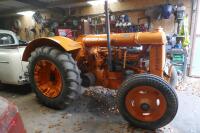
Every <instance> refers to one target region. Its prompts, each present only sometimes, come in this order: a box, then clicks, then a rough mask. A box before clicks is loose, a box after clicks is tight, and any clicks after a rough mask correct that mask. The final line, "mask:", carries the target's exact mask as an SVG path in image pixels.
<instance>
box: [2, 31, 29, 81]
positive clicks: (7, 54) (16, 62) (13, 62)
mask: <svg viewBox="0 0 200 133" xmlns="http://www.w3.org/2000/svg"><path fill="white" fill-rule="evenodd" d="M25 48H26V43H25V42H23V41H20V40H18V39H17V36H16V34H15V33H14V32H12V31H8V30H0V83H3V84H11V85H12V84H13V85H23V84H27V83H28V78H27V76H26V73H27V65H28V62H23V61H22V55H23V52H24V50H25Z"/></svg>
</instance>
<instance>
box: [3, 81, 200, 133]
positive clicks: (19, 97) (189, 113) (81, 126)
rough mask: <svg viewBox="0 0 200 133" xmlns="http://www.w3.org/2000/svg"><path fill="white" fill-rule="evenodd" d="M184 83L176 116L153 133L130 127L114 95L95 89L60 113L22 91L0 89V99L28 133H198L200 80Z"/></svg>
mask: <svg viewBox="0 0 200 133" xmlns="http://www.w3.org/2000/svg"><path fill="white" fill-rule="evenodd" d="M186 81H187V82H185V83H184V84H183V86H182V87H179V88H178V89H177V93H178V98H179V110H178V114H177V116H176V117H175V119H174V120H173V121H172V122H171V123H170V124H169V125H167V126H166V127H163V128H162V129H158V130H156V131H146V130H142V129H135V128H134V127H130V126H129V125H128V124H127V122H126V121H124V120H123V119H122V118H121V116H120V114H119V113H117V112H116V110H115V106H114V97H113V95H112V94H113V93H115V92H113V91H111V92H110V91H107V90H106V89H103V90H104V91H103V92H101V91H100V89H98V87H97V88H96V90H97V91H94V92H93V93H92V94H88V93H85V94H84V95H83V96H82V97H81V98H80V99H79V100H77V101H75V102H74V103H73V104H72V105H71V106H70V107H68V108H67V109H66V110H63V111H56V110H52V109H49V108H47V107H44V106H42V105H41V104H40V103H39V102H38V100H37V99H36V97H35V95H34V94H33V93H28V94H23V93H22V90H21V88H17V87H6V88H5V87H0V88H1V90H0V95H1V96H3V97H5V98H7V99H9V100H11V101H13V102H14V103H15V104H16V105H17V106H18V108H19V111H20V114H21V116H22V119H23V121H24V124H25V127H26V129H27V132H28V133H151V132H158V133H163V132H164V133H199V132H200V122H199V120H200V113H198V111H199V110H200V79H192V78H188V79H186ZM89 90H91V88H90V89H89Z"/></svg>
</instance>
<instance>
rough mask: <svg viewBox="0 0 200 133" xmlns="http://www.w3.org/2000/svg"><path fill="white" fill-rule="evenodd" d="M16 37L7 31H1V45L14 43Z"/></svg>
mask: <svg viewBox="0 0 200 133" xmlns="http://www.w3.org/2000/svg"><path fill="white" fill-rule="evenodd" d="M14 43H15V41H14V38H13V37H12V36H11V35H9V34H6V33H0V45H7V44H14Z"/></svg>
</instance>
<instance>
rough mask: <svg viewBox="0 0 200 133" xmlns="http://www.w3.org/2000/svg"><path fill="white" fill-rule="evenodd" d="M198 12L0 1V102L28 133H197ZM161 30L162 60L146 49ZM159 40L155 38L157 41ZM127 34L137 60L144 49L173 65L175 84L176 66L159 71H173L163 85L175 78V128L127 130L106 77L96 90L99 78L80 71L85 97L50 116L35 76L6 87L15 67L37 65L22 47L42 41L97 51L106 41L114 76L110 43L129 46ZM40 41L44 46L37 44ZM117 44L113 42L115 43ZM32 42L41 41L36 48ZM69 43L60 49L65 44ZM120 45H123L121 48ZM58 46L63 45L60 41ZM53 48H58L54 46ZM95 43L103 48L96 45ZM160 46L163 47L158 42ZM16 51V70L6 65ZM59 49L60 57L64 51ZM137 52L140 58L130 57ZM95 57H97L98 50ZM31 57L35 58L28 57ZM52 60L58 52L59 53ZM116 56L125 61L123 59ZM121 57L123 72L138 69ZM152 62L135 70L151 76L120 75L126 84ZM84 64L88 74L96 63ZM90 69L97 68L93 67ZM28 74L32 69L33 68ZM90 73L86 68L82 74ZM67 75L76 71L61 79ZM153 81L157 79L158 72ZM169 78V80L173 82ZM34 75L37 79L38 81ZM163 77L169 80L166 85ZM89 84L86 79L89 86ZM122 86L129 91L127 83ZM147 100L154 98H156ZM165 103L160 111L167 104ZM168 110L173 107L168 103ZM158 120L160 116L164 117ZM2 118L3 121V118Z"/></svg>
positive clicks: (69, 1) (170, 6) (112, 0)
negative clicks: (14, 111) (10, 106)
mask: <svg viewBox="0 0 200 133" xmlns="http://www.w3.org/2000/svg"><path fill="white" fill-rule="evenodd" d="M107 6H108V7H107ZM106 7H107V8H106ZM199 10H200V2H199V1H198V0H1V1H0V77H1V76H2V78H0V83H1V85H0V96H1V97H3V98H5V99H7V100H8V101H10V102H11V103H14V104H15V105H16V106H17V108H18V111H19V114H20V116H21V119H22V121H23V125H24V128H25V130H26V132H27V133H46V132H48V133H149V132H150V133H151V132H152V133H154V132H155V133H199V132H200V123H199V119H200V114H199V113H198V111H199V110H200V60H199V59H198V58H199V57H200V52H199V51H200V45H199V44H198V43H199V41H200V40H199V38H200V24H199V23H198V22H199V21H200V13H199ZM162 30H163V31H164V33H165V35H164V37H165V38H164V40H165V45H163V46H164V47H165V50H164V54H165V55H164V56H162V54H158V53H156V51H153V50H152V51H151V50H150V49H151V48H152V47H155V46H150V48H146V47H145V46H146V42H145V41H147V42H148V44H150V43H151V40H152V44H151V45H153V40H154V38H155V41H158V40H159V39H156V37H158V36H159V35H160V34H156V33H157V32H161V33H162ZM7 31H12V33H15V34H13V35H14V36H16V38H17V39H18V41H17V42H18V43H19V44H14V43H13V46H12V40H11V42H9V41H8V42H7V41H6V39H5V37H6V36H4V35H5V34H6V35H7V34H9V33H10V32H7ZM4 32H5V33H4ZM128 33H130V34H128ZM137 33H138V34H137ZM142 33H144V36H145V37H148V35H149V38H148V39H146V40H145V39H144V41H142V39H143V38H142V37H141V39H140V36H139V35H141V36H142V35H143V34H142ZM145 33H147V34H148V35H146V34H145ZM154 33H155V34H156V35H155V36H154ZM1 34H2V35H1ZM90 34H91V36H90ZM102 34H104V35H105V36H104V35H102ZM115 34H116V36H117V35H119V38H117V37H116V38H115ZM87 35H88V36H87ZM98 35H99V36H100V37H99V36H98ZM120 35H121V36H120ZM129 35H133V36H134V39H135V40H134V39H129V40H128V41H125V43H127V45H129V42H131V41H132V42H133V43H137V46H138V48H136V50H135V49H134V48H132V47H131V49H130V51H131V50H132V51H131V52H132V53H134V52H135V51H138V50H140V48H141V46H142V49H145V48H146V51H147V52H148V57H149V56H150V58H151V56H156V57H155V58H156V60H159V57H160V58H162V59H163V58H165V57H166V59H163V60H164V61H166V62H167V60H168V61H169V62H170V65H173V68H174V71H175V77H173V76H172V75H173V74H171V73H172V72H171V68H172V67H169V68H166V69H167V70H166V69H165V68H164V66H162V67H163V68H162V69H165V70H166V71H168V72H169V71H170V72H169V73H168V72H167V74H166V75H165V70H162V78H163V79H165V80H166V81H169V82H171V81H170V78H172V79H173V80H174V81H175V82H176V83H175V85H174V86H173V87H171V88H173V90H175V91H174V92H173V93H176V94H177V98H178V102H177V106H178V111H177V114H176V116H175V117H174V119H172V120H171V121H170V122H166V123H167V124H166V125H164V126H161V127H160V128H158V129H153V130H149V129H143V128H137V126H136V127H134V124H133V125H130V124H129V123H128V122H127V121H126V120H125V119H124V118H123V116H121V115H120V111H119V109H118V106H117V105H118V101H117V99H118V91H117V89H108V88H109V87H108V86H109V85H110V84H109V82H111V81H110V79H109V80H108V81H106V80H107V79H106V77H104V78H105V79H103V78H102V79H101V80H102V82H106V83H105V84H106V85H105V87H103V85H99V84H97V85H96V83H95V82H97V81H95V80H96V78H95V75H92V76H91V73H87V74H85V75H84V74H82V73H84V72H83V70H82V69H81V68H79V69H80V70H81V74H82V75H81V74H80V75H81V76H80V77H81V78H82V83H81V84H82V86H81V90H80V93H81V95H80V96H79V97H78V98H77V99H76V100H74V101H72V103H71V104H70V105H69V106H67V107H66V108H65V109H62V110H56V109H52V108H51V107H47V106H48V105H47V106H44V105H43V103H42V102H41V101H40V100H41V99H40V100H39V99H38V98H37V96H36V94H35V91H33V90H34V89H32V88H33V85H32V84H31V85H30V82H32V80H31V79H30V77H29V79H28V81H27V82H28V84H27V83H26V84H25V83H24V80H22V79H23V76H21V75H20V76H19V77H18V78H20V79H21V80H20V81H17V82H18V83H19V82H20V83H19V84H20V85H19V84H15V83H14V82H6V81H7V80H5V79H6V78H10V79H9V80H11V79H13V80H14V78H15V77H14V76H13V77H12V76H10V75H12V73H18V67H17V65H20V66H21V67H22V69H25V67H26V65H27V64H25V65H24V64H23V63H21V62H26V63H27V62H30V60H32V59H30V58H31V57H32V56H33V57H34V53H32V54H30V55H29V56H31V57H29V60H28V58H27V61H25V58H26V57H25V56H24V55H23V54H24V53H23V50H22V49H23V48H22V49H20V48H21V47H24V49H25V48H26V47H28V46H29V45H31V47H34V46H33V45H34V44H35V45H36V43H37V42H39V43H40V44H37V45H38V46H42V45H43V44H44V43H45V42H46V43H47V40H45V38H47V37H48V38H49V37H54V36H63V37H64V38H65V39H66V38H69V39H70V40H68V42H70V43H73V45H74V46H77V47H78V45H79V44H81V43H80V42H81V41H80V40H81V39H82V40H83V42H87V40H89V41H88V42H89V43H88V45H84V49H85V47H89V46H91V45H93V44H95V43H94V41H99V42H101V41H102V40H103V41H105V42H106V46H105V47H106V48H108V50H107V51H106V52H107V53H106V54H105V55H106V56H107V58H105V62H106V63H105V64H107V65H108V66H106V70H107V69H108V70H109V69H111V67H112V65H113V64H117V63H118V62H117V61H115V60H114V61H113V60H111V59H112V58H117V57H114V56H112V53H110V51H111V52H113V51H115V48H113V47H114V45H113V44H114V43H116V44H118V45H121V44H119V43H120V42H123V41H124V40H120V39H121V38H123V37H126V36H129ZM136 35H138V36H136ZM162 35H163V34H161V36H162ZM80 36H81V37H80ZM113 36H114V37H113ZM84 37H85V39H84ZM95 37H96V38H95ZM98 37H99V38H98ZM120 37H121V38H120ZM38 38H44V39H43V40H41V41H40V40H38V41H37V39H38ZM48 38H47V39H48ZM105 38H106V40H105ZM113 38H114V41H113V40H112V39H113ZM54 39H56V38H54ZM65 39H64V40H65ZM90 39H91V40H90ZM95 39H96V40H95ZM137 39H138V40H137ZM162 39H163V38H162ZM13 40H14V39H13ZM34 40H36V41H35V42H34ZM64 40H63V42H64V43H63V45H65V41H64ZM90 41H91V43H90ZM103 41H102V42H103ZM117 41H119V43H118V42H117ZM159 41H160V40H159ZM55 42H56V43H62V40H59V41H55ZM77 42H78V43H77ZM149 42H150V43H149ZM20 43H22V44H20ZM56 43H55V45H57V44H56ZM143 43H144V44H143ZM32 44H33V45H32ZM85 44H86V43H85ZM96 44H97V45H98V44H99V43H96ZM96 44H95V45H96ZM130 44H131V43H130ZM20 45H21V46H20ZM53 45H54V43H52V42H51V44H49V46H50V47H53ZM61 45H62V44H61ZM112 45H113V46H112ZM143 45H144V47H143ZM156 45H158V44H157V43H156ZM124 47H126V44H123V48H124ZM14 48H17V49H18V50H19V56H20V60H19V62H18V63H16V61H17V60H15V62H14V63H10V62H9V61H8V62H7V61H6V59H7V56H8V55H12V54H13V57H12V58H14V57H17V56H18V55H14V54H16V53H14V50H13V52H12V50H11V49H14ZM56 48H58V49H59V50H60V47H56ZM43 49H44V48H43ZM86 49H87V48H86ZM119 49H120V48H119V46H117V48H116V51H117V50H119ZM124 49H125V48H124ZM124 49H123V50H124ZM133 49H134V50H135V51H133ZM20 50H22V53H20ZM36 50H37V48H36ZM101 50H102V51H103V50H105V49H103V48H102V49H101ZM127 50H128V49H127ZM162 50H163V49H162ZM162 50H161V51H162ZM25 51H26V50H25ZM27 51H28V50H27ZM91 51H92V50H91ZM93 51H95V49H94V50H93ZM28 52H29V53H30V50H29V51H28ZM131 52H130V53H131ZM151 52H152V54H151ZM153 52H154V53H153ZM149 53H150V54H149ZM159 53H161V52H159ZM49 54H51V53H49ZM55 54H57V53H56V52H55ZM74 54H76V51H75V52H73V53H72V56H73V57H74ZM82 54H85V53H82ZM86 54H88V53H86ZM80 55H81V54H80ZM43 56H46V55H43ZM58 56H59V55H58ZM58 56H55V60H57V59H58V61H59V58H58ZM117 56H120V55H119V54H118V55H117ZM158 56H159V57H158ZM52 57H54V56H52ZM70 57H71V54H70ZM122 57H123V58H122V60H123V63H122V67H123V69H124V68H127V67H128V65H130V64H134V62H131V61H130V62H129V61H126V57H127V59H128V57H129V56H128V52H127V53H124V55H123V56H122ZM22 58H23V59H22ZM76 58H78V57H76ZM101 58H103V57H101ZM149 60H150V59H149ZM149 60H147V59H145V58H140V59H138V64H137V65H138V66H139V67H145V68H144V69H145V70H146V71H143V70H138V69H139V68H138V69H134V70H135V71H133V72H132V71H131V72H130V71H128V70H127V71H123V74H124V73H125V74H127V75H128V76H127V78H128V77H129V76H130V75H132V74H138V73H139V74H141V73H149V72H150V73H151V67H150V68H149V64H151V63H155V62H156V61H155V62H153V61H149ZM10 61H11V60H10ZM84 61H85V60H83V61H81V62H79V61H77V63H75V64H78V67H79V66H83V67H86V68H87V67H88V68H89V69H90V65H91V64H90V65H88V66H87V65H86V66H85V64H84ZM89 61H91V62H92V61H93V60H92V59H91V58H89ZM164 61H163V62H164ZM68 62H70V61H68ZM75 62H76V61H75ZM116 62H117V63H116ZM20 63H21V64H20ZM48 63H49V62H48V61H47V62H46V64H48ZM126 63H127V64H126ZM9 64H10V65H12V67H13V68H14V69H12V70H11V69H10V67H11V66H9ZM36 64H37V63H36ZM72 64H73V63H72ZM93 64H95V62H94V63H93ZM119 64H120V63H118V64H117V65H118V66H117V65H116V66H115V67H114V69H118V67H119ZM166 64H167V63H166ZM152 65H154V66H155V69H156V67H157V65H158V64H152ZM28 67H30V65H29V66H28ZM28 67H27V68H28ZM102 67H103V66H102ZM15 68H16V69H15ZM56 68H57V66H56ZM86 68H84V70H85V69H86ZM152 68H153V67H152ZM9 69H10V70H9ZM50 69H51V68H50ZM66 69H67V68H66ZM75 69H76V68H74V70H73V71H75ZM77 69H78V68H77ZM112 69H113V68H112ZM70 70H71V69H69V70H66V71H64V72H68V71H70ZM14 71H15V72H14ZM155 71H156V70H155ZM34 72H35V71H34ZM78 72H79V71H78ZM120 72H121V71H120ZM44 73H45V72H44ZM128 73H129V74H128ZM163 73H164V74H163ZM125 74H124V75H125ZM152 74H154V73H152ZM155 74H156V75H158V76H160V75H159V74H157V73H156V72H155ZM168 74H169V75H170V76H168ZM27 75H30V71H28V70H27V71H25V72H24V76H25V77H26V76H27ZM58 75H59V74H58ZM37 76H40V74H38V75H37ZM165 76H166V77H167V78H165ZM54 78H55V77H53V80H55V79H54ZM85 78H86V79H88V80H85ZM111 78H112V80H114V82H113V84H112V85H113V86H116V84H118V83H117V82H118V80H116V81H115V77H114V78H113V77H111ZM136 78H137V76H136ZM41 79H42V80H44V82H47V81H46V80H45V77H42V78H41ZM41 79H39V80H41ZM133 79H134V76H133ZM50 80H51V79H50ZM93 80H94V81H93ZM127 81H128V80H127ZM35 82H36V81H35ZM88 82H89V83H88ZM91 82H92V83H91ZM93 82H94V83H93ZM38 83H39V82H38ZM120 83H121V81H120ZM83 84H84V85H83ZM88 84H89V85H88ZM107 84H108V86H107ZM127 84H128V83H127ZM150 84H151V83H150ZM163 84H167V82H164V80H163ZM123 85H124V86H125V84H123ZM56 86H59V84H58V85H57V84H56ZM169 86H170V85H169ZM176 94H175V95H176ZM135 96H138V95H135ZM138 97H139V96H138ZM48 98H49V97H48ZM150 99H153V96H152V97H151V98H150ZM0 100H1V99H0ZM144 101H145V100H144ZM160 102H161V104H162V101H160ZM132 104H134V103H132ZM142 105H143V104H142ZM148 106H149V105H148ZM148 106H147V105H146V104H145V106H144V107H143V109H144V110H145V109H146V108H145V107H147V108H148ZM166 106H170V105H168V104H167V105H166ZM141 108H142V107H141ZM0 109H1V105H0ZM147 110H148V109H147ZM169 110H170V109H169ZM159 113H160V112H159ZM159 113H157V114H158V115H159ZM0 115H1V112H0ZM0 118H3V117H1V116H0ZM0 120H1V119H0ZM1 123H2V122H0V133H1V132H2V133H4V132H5V133H6V131H7V132H9V131H8V130H6V129H5V130H4V129H3V128H2V127H1V126H2V125H1ZM160 123H161V122H160ZM144 127H145V126H144ZM150 128H151V127H150ZM152 128H153V127H152ZM7 129H8V128H7ZM14 132H16V133H18V132H19V133H21V132H20V131H19V130H18V131H16V130H15V131H14ZM14 132H12V133H14ZM10 133H11V132H10Z"/></svg>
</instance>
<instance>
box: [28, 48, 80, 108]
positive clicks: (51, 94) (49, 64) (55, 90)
mask: <svg viewBox="0 0 200 133" xmlns="http://www.w3.org/2000/svg"><path fill="white" fill-rule="evenodd" d="M28 61H29V65H28V72H29V80H30V83H31V86H32V88H33V90H34V91H35V93H36V96H37V97H38V98H39V101H40V102H41V103H43V104H44V105H46V106H48V107H51V108H54V109H64V108H65V107H66V106H67V105H68V104H70V102H71V101H72V100H74V99H76V98H77V97H78V96H79V94H80V92H81V90H80V89H81V85H80V84H81V79H80V71H79V69H78V67H77V65H76V63H75V61H74V59H73V58H72V56H71V54H69V53H66V52H62V51H61V50H58V49H57V48H54V47H49V46H43V47H39V48H36V49H35V51H33V52H32V53H31V57H30V58H29V59H28Z"/></svg>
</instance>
